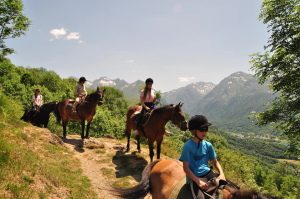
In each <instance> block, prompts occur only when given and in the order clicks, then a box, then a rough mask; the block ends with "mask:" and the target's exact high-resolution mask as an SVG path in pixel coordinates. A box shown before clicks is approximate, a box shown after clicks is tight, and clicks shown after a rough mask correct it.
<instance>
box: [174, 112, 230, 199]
mask: <svg viewBox="0 0 300 199" xmlns="http://www.w3.org/2000/svg"><path fill="white" fill-rule="evenodd" d="M210 125H211V123H209V122H208V121H207V118H206V117H205V116H203V115H195V116H193V117H192V118H191V119H190V121H189V123H188V127H189V130H190V131H191V133H192V134H193V138H191V139H189V140H188V141H187V142H186V143H185V144H184V147H183V151H182V153H181V156H180V158H179V160H180V161H182V162H183V169H184V172H185V173H186V176H187V184H188V185H189V187H190V189H191V191H192V194H193V197H194V198H197V199H204V198H205V197H204V194H203V192H202V191H205V190H207V189H208V188H209V187H208V183H207V182H205V181H204V180H203V178H205V179H206V181H209V180H210V179H212V178H214V177H217V179H219V180H225V175H224V172H223V169H222V167H221V165H220V163H219V162H218V160H217V155H216V152H215V150H214V148H213V146H212V144H211V143H210V142H208V141H206V140H204V138H205V136H206V133H207V131H208V127H209V126H210ZM208 161H210V162H211V163H212V165H213V167H214V168H215V169H216V170H217V171H218V173H219V174H216V173H214V172H213V171H212V170H211V169H210V167H209V165H208ZM200 178H201V179H200Z"/></svg>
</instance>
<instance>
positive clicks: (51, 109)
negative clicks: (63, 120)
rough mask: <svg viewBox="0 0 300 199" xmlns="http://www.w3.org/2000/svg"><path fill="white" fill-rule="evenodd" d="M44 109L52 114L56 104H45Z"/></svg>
mask: <svg viewBox="0 0 300 199" xmlns="http://www.w3.org/2000/svg"><path fill="white" fill-rule="evenodd" d="M52 106H53V107H52ZM41 109H42V111H44V112H45V113H46V114H50V113H51V112H52V111H54V109H55V105H54V104H44V105H43V106H42V107H41Z"/></svg>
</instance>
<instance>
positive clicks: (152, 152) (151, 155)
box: [148, 139, 154, 162]
mask: <svg viewBox="0 0 300 199" xmlns="http://www.w3.org/2000/svg"><path fill="white" fill-rule="evenodd" d="M148 146H149V156H150V161H151V162H153V156H154V151H153V142H152V141H150V140H149V139H148Z"/></svg>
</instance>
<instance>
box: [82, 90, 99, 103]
mask: <svg viewBox="0 0 300 199" xmlns="http://www.w3.org/2000/svg"><path fill="white" fill-rule="evenodd" d="M90 98H91V99H95V100H97V99H98V98H99V94H98V92H97V91H95V92H93V93H91V94H88V95H87V96H86V97H85V101H88V100H89V99H90Z"/></svg>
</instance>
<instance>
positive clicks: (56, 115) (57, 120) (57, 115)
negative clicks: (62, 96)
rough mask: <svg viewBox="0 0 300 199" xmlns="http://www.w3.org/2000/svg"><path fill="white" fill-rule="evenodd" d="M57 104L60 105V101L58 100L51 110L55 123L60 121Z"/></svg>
mask: <svg viewBox="0 0 300 199" xmlns="http://www.w3.org/2000/svg"><path fill="white" fill-rule="evenodd" d="M59 105H60V102H58V103H57V104H56V106H55V109H54V111H53V113H54V115H55V117H56V122H57V123H60V121H61V116H60V113H59Z"/></svg>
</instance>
